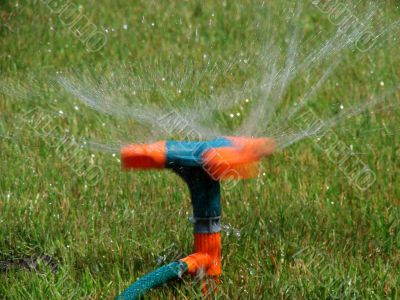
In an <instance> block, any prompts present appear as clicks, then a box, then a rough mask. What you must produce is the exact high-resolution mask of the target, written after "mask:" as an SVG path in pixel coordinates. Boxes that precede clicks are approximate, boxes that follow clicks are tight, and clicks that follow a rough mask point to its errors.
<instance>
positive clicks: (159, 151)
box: [121, 141, 166, 169]
mask: <svg viewBox="0 0 400 300" xmlns="http://www.w3.org/2000/svg"><path fill="white" fill-rule="evenodd" d="M121 158H122V159H121V161H122V167H123V168H124V169H131V168H138V169H148V168H155V169H161V168H164V167H165V162H166V148H165V141H160V142H156V143H153V144H134V145H129V146H125V147H122V148H121Z"/></svg>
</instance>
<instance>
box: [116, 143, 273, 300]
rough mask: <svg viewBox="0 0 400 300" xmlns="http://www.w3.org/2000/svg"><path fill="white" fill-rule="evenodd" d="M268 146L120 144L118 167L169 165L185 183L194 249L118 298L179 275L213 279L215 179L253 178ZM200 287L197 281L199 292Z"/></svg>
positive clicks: (217, 242) (217, 264) (217, 270)
mask: <svg viewBox="0 0 400 300" xmlns="http://www.w3.org/2000/svg"><path fill="white" fill-rule="evenodd" d="M274 150H275V142H274V140H272V139H268V138H247V137H221V138H216V139H214V140H209V141H200V142H197V141H196V142H190V141H160V142H156V143H153V144H134V145H128V146H124V147H122V149H121V157H122V159H121V161H122V167H123V168H124V169H163V168H166V169H171V170H172V171H174V172H175V173H176V174H178V175H179V176H180V177H181V178H182V179H183V180H184V181H185V182H186V184H187V185H188V187H189V191H190V196H191V201H192V206H193V218H192V222H193V229H194V253H193V254H191V255H189V256H187V257H185V258H182V259H180V260H178V261H176V262H172V263H170V264H168V265H165V266H162V267H160V268H158V269H156V270H154V271H153V272H150V273H148V274H147V275H145V276H143V277H141V278H140V279H139V280H137V281H136V282H135V283H133V284H132V285H131V286H129V287H128V288H127V289H126V290H125V291H123V292H122V293H121V294H120V295H119V297H118V299H125V300H127V299H137V298H140V297H141V296H143V295H144V293H146V292H147V291H148V290H150V289H151V288H153V287H156V286H159V285H161V284H163V283H165V282H167V281H169V280H172V279H177V278H181V277H182V276H183V275H184V274H185V273H189V274H192V275H196V274H199V272H204V273H205V274H206V276H207V277H209V278H214V279H215V280H216V281H217V282H218V279H219V276H220V275H221V273H222V270H221V233H220V231H221V223H220V222H221V221H220V219H221V203H220V180H225V179H246V178H252V177H255V176H256V175H257V174H258V167H259V164H260V160H261V159H262V158H263V157H265V156H268V155H270V154H272V152H274ZM206 289H207V287H206V286H205V285H204V284H203V291H205V290H206Z"/></svg>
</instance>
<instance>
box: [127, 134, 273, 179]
mask: <svg viewBox="0 0 400 300" xmlns="http://www.w3.org/2000/svg"><path fill="white" fill-rule="evenodd" d="M275 149H276V146H275V141H274V140H273V139H270V138H249V137H221V138H216V139H214V140H209V141H199V142H197V141H196V142H191V141H159V142H156V143H153V144H133V145H128V146H124V147H122V149H121V157H122V166H123V168H124V169H149V168H152V169H162V168H183V167H202V168H203V169H204V170H205V171H207V173H208V174H209V175H210V176H211V177H212V178H213V179H214V180H222V179H241V178H251V177H254V176H256V175H257V172H258V165H259V162H260V161H261V159H262V158H263V157H265V156H268V155H271V154H272V153H273V152H274V151H275Z"/></svg>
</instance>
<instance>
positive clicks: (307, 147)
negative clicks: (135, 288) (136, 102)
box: [0, 0, 400, 299]
mask: <svg viewBox="0 0 400 300" xmlns="http://www.w3.org/2000/svg"><path fill="white" fill-rule="evenodd" d="M265 2H266V3H265V4H264V5H262V2H261V1H224V2H219V1H168V2H167V1H163V2H162V3H158V2H156V1H144V0H143V1H119V2H118V3H116V1H101V2H100V1H98V2H94V1H75V2H74V3H76V4H80V5H82V7H83V12H84V14H85V15H86V16H87V17H88V18H89V19H90V20H91V21H92V22H93V23H94V24H96V26H98V28H99V29H101V30H104V29H105V28H107V29H108V30H109V33H108V34H107V37H108V40H107V43H106V45H105V47H104V48H103V49H101V50H100V51H98V52H95V53H92V52H88V51H86V48H85V45H84V44H83V43H81V42H80V41H79V40H78V39H77V38H76V37H75V36H74V35H73V33H72V32H71V31H70V30H69V29H68V27H67V26H65V25H64V24H62V23H61V21H60V19H59V17H58V15H57V14H52V13H51V11H50V10H49V9H48V8H47V7H46V5H45V4H44V2H43V1H28V2H27V1H21V2H18V4H19V5H18V7H16V6H15V2H8V1H1V2H0V11H1V18H2V23H1V28H0V30H1V31H0V36H1V38H0V49H1V50H0V57H1V60H0V68H1V77H0V80H1V81H0V88H1V90H2V91H3V93H1V94H0V136H1V139H0V153H1V157H2V160H1V162H0V176H1V179H0V261H6V260H13V259H15V258H21V257H22V258H23V257H35V256H40V255H42V254H47V255H50V256H51V257H53V258H54V259H56V260H57V261H58V270H57V272H55V273H53V272H52V271H51V270H50V268H49V266H46V265H45V264H41V265H39V267H38V271H36V272H34V271H28V270H26V269H18V268H14V269H9V270H8V271H7V272H1V273H0V298H1V299H79V298H80V299H103V298H105V299H110V298H113V297H114V296H116V295H117V294H118V292H119V291H122V290H123V289H124V288H125V287H127V286H128V285H129V284H130V283H132V282H133V281H135V280H136V278H138V277H139V276H141V275H143V274H145V273H146V272H148V271H151V270H152V269H154V268H155V267H156V266H157V259H159V257H165V262H169V261H172V260H175V259H177V258H180V257H182V256H184V255H186V254H189V253H191V251H192V244H193V241H192V231H191V230H192V229H191V225H190V223H189V222H188V221H187V218H188V216H190V214H191V206H190V203H189V195H188V191H187V190H186V187H185V186H184V184H183V183H182V182H181V181H180V180H179V179H178V178H177V177H176V176H174V175H172V174H171V173H169V172H167V171H165V172H161V173H159V172H131V173H123V172H121V170H120V166H119V163H118V161H117V158H116V157H112V156H111V155H108V154H102V153H93V154H94V157H92V156H91V154H92V152H90V151H88V150H85V149H79V148H77V147H74V146H71V144H70V143H66V144H64V146H63V148H57V147H58V146H59V145H60V139H61V138H62V137H70V136H77V137H89V138H96V139H100V140H107V139H111V138H115V137H119V136H120V135H128V134H129V136H126V138H127V139H130V140H132V141H135V140H136V139H138V138H140V137H141V136H142V130H144V129H143V128H141V127H139V125H138V124H136V123H135V122H125V121H124V122H122V123H121V120H118V119H115V118H111V117H109V116H104V115H101V114H98V113H95V112H93V111H91V110H90V109H88V108H85V107H84V106H83V105H81V104H80V103H79V102H78V101H77V100H76V99H75V98H74V97H73V96H71V95H68V94H67V93H65V92H64V91H62V90H60V89H59V88H57V87H55V86H54V85H52V84H50V82H49V81H48V79H49V78H51V77H52V76H53V75H54V74H55V72H56V71H59V70H65V69H66V68H75V69H77V70H85V69H91V70H94V69H96V70H97V73H96V76H97V77H99V78H101V77H102V74H110V72H111V71H113V70H118V69H121V68H122V69H124V67H121V66H122V65H124V64H125V65H129V66H130V70H132V76H138V77H141V78H143V82H144V84H145V86H146V87H150V89H148V90H146V91H145V92H143V95H141V96H142V97H143V99H147V100H146V101H154V103H162V102H161V101H162V95H163V94H162V92H165V93H168V95H175V96H174V98H173V99H172V100H173V101H176V103H179V105H184V104H182V103H193V102H194V101H195V99H198V98H204V99H207V98H208V97H210V96H211V95H212V94H214V93H218V92H222V91H225V90H229V89H230V88H231V87H235V88H237V87H239V86H240V84H242V83H243V82H244V81H246V80H249V79H250V80H251V79H254V78H257V76H259V75H260V68H259V64H258V62H257V59H256V58H257V57H259V56H260V53H261V51H262V49H263V48H264V46H265V41H266V40H267V39H269V38H271V37H272V36H274V37H275V39H276V43H277V45H281V46H282V49H285V47H286V48H287V40H285V38H287V32H288V30H289V26H288V23H287V22H286V21H287V20H286V19H285V18H286V17H287V15H288V7H289V6H290V7H291V8H293V7H294V5H293V4H290V5H289V4H288V3H287V2H289V1H287V2H286V1H265ZM346 3H347V5H349V6H350V3H351V2H346ZM362 5H363V4H361V6H362ZM364 6H365V7H367V6H368V4H364ZM377 7H378V8H377V16H378V17H379V18H381V20H383V21H381V22H375V23H374V24H373V26H375V28H380V27H381V26H383V25H384V24H389V23H390V22H393V21H396V20H398V19H399V9H398V3H397V2H396V1H385V3H384V2H383V1H380V2H378V6H377ZM352 9H353V11H354V13H355V14H356V15H358V16H362V14H363V13H362V11H363V8H362V7H358V8H352ZM152 23H154V26H153V25H152ZM124 24H127V25H128V29H127V30H124V29H123V25H124ZM295 24H296V26H298V27H299V28H300V31H301V34H302V35H303V36H304V38H305V39H306V40H307V42H305V44H304V45H303V46H304V49H305V50H307V51H310V50H312V49H313V48H315V47H316V46H317V45H320V44H321V43H322V41H323V40H324V37H325V38H326V37H329V36H330V35H331V34H332V33H333V32H335V30H336V27H335V26H334V25H333V24H331V23H330V22H329V20H328V16H327V15H324V14H323V13H321V12H320V11H319V10H318V9H317V8H316V7H315V6H313V5H312V4H311V1H307V2H305V3H304V4H303V5H302V12H301V15H300V17H299V20H298V21H296V23H295ZM51 28H53V30H52V29H51ZM112 28H114V29H115V31H112ZM319 31H321V32H322V33H323V34H322V35H321V36H318V37H317V39H310V38H311V37H312V36H313V35H315V34H316V33H317V32H319ZM396 35H397V40H396V39H394V37H396ZM398 49H399V40H398V32H397V33H395V34H388V35H385V37H382V38H381V39H379V41H378V43H377V44H376V45H375V46H374V47H373V48H372V49H371V50H370V51H368V52H366V53H360V52H358V51H345V52H344V53H343V54H341V56H342V58H343V62H342V63H341V64H340V66H339V68H338V69H337V70H336V71H335V72H334V73H333V74H332V77H331V78H330V79H329V80H328V81H327V82H326V84H325V85H324V86H323V88H322V89H321V90H320V92H319V93H318V94H317V95H316V96H315V97H314V98H315V101H314V102H313V103H312V104H311V105H310V107H311V108H312V109H313V110H314V111H316V112H318V115H319V116H321V117H323V118H325V117H328V116H331V115H332V114H334V113H336V112H337V111H338V107H339V105H340V104H343V105H344V106H345V107H350V106H352V105H357V104H358V103H361V102H363V101H365V99H366V98H368V97H369V96H371V95H373V94H379V93H383V92H384V91H385V90H390V89H392V88H393V87H395V86H396V85H398V82H399V78H400V68H399V62H400V61H399V55H398ZM49 50H51V51H49ZM205 55H206V56H205ZM284 55H285V53H284V51H282V54H281V57H282V58H284ZM244 58H249V61H248V62H247V63H243V59H244ZM208 61H210V62H211V63H216V64H218V65H221V66H226V64H229V63H232V62H233V68H232V69H231V70H230V71H229V72H227V70H226V68H224V67H221V68H216V69H212V70H211V69H208V67H207V62H208ZM330 63H331V61H328V62H326V63H325V64H323V65H321V66H319V67H317V68H316V69H315V70H314V72H313V73H312V74H311V75H310V76H304V77H301V78H297V79H296V80H295V81H294V83H293V84H292V85H290V87H289V89H288V91H287V94H286V95H285V99H284V102H283V103H282V106H281V108H280V109H281V111H284V110H285V109H287V107H288V106H289V105H291V104H292V103H293V102H294V101H295V100H296V99H297V98H298V97H299V96H300V95H301V94H302V93H304V91H307V88H308V87H309V85H310V82H314V81H315V80H316V79H318V78H319V77H320V76H321V74H322V72H323V70H324V67H326V66H327V65H329V64H330ZM199 70H202V71H203V72H204V74H205V75H204V77H201V80H200V81H199V83H198V84H196V85H193V82H194V79H196V78H200V77H199V76H200V75H198V72H199ZM161 74H169V76H171V77H173V80H172V81H175V83H177V82H179V81H180V80H183V82H181V84H182V86H183V87H184V88H183V90H182V94H177V93H176V92H175V87H171V86H161V88H159V89H158V90H156V88H157V87H160V86H158V84H155V83H154V80H155V78H158V79H159V77H160V76H161ZM124 76H128V75H127V74H126V73H125V74H124ZM196 76H197V77H196ZM381 81H382V82H384V84H385V85H384V87H382V86H381V84H380V82H381ZM211 85H213V89H211V88H210V86H211ZM399 99H400V94H399V93H398V92H396V93H392V94H391V95H390V97H389V99H388V102H390V103H398V101H399ZM74 105H79V110H78V111H77V110H75V109H74ZM233 109H236V108H233ZM233 109H226V110H225V109H222V111H221V113H220V115H218V116H216V118H217V119H218V120H219V121H220V122H221V123H223V124H226V126H228V127H231V126H235V122H237V121H233V123H232V120H231V119H230V118H229V114H230V113H231V112H235V111H236V110H235V111H234V110H233ZM60 110H62V111H63V115H62V116H59V114H58V111H60ZM371 112H372V110H371V111H369V112H368V113H363V114H361V115H360V116H358V117H356V118H354V119H351V120H349V121H347V122H346V123H345V124H344V125H343V126H342V127H335V128H334V129H333V130H334V132H335V133H336V134H337V136H338V137H339V139H340V140H341V141H343V142H344V143H345V144H346V145H348V146H350V145H352V147H353V149H354V152H356V153H359V154H358V156H359V157H360V158H361V159H362V161H363V162H364V163H365V164H367V165H368V166H369V167H370V168H371V169H372V170H373V172H374V173H375V174H376V181H375V183H374V184H373V185H372V186H371V187H370V188H369V189H367V190H366V191H361V190H359V189H357V187H355V186H354V184H352V183H351V182H350V181H349V180H348V178H347V177H346V176H345V175H344V174H343V172H342V171H341V170H340V168H339V167H338V165H337V164H336V163H333V162H332V161H331V160H330V159H329V157H328V156H327V155H326V154H325V153H324V151H323V150H321V147H322V149H326V148H324V147H329V145H330V144H329V141H322V142H321V143H315V141H313V140H303V141H301V142H300V143H298V144H295V145H294V146H292V147H290V148H287V149H285V150H283V151H281V152H278V153H276V155H274V156H273V157H272V158H271V159H269V160H267V161H265V163H264V165H263V172H265V176H263V175H261V176H260V177H259V178H257V179H254V180H248V181H243V182H240V183H238V184H237V185H236V186H235V187H234V188H230V189H228V188H227V184H226V183H225V184H224V187H225V189H224V190H223V202H222V203H223V223H224V224H226V225H228V226H227V227H226V228H225V230H224V232H223V276H222V284H221V286H220V287H219V289H218V292H217V293H216V294H215V297H216V298H218V297H220V298H221V299H225V298H229V299H277V298H281V299H299V298H300V299H343V298H345V299H352V298H360V299H365V298H372V299H383V298H392V299H396V298H400V289H399V287H400V275H399V274H400V271H399V270H400V250H399V249H400V233H399V231H400V222H399V220H400V206H399V205H400V201H399V200H400V180H399V168H400V163H399V160H398V157H399V155H400V148H399V133H398V129H399V128H398V124H399V121H400V114H399V113H398V110H396V109H390V110H385V111H381V112H380V111H378V110H377V111H376V112H375V113H374V114H372V113H371ZM43 115H47V116H51V123H50V127H51V128H54V131H53V132H52V134H51V135H49V136H46V130H43V128H36V130H35V125H32V124H37V123H36V122H38V120H40V118H41V117H42V116H43ZM29 121H32V122H33V123H30V122H29ZM260 123H261V124H260V126H262V122H260ZM103 124H106V126H103ZM117 126H120V128H117ZM377 128H379V130H377ZM66 129H68V130H69V132H68V133H66V132H65V130H66ZM324 143H326V144H324ZM321 145H322V146H321ZM324 145H325V146H324ZM93 166H97V167H98V168H99V169H101V170H102V172H103V176H102V177H101V179H100V180H98V181H97V182H96V183H95V184H92V183H93V180H90V178H89V177H88V176H87V174H86V173H85V171H84V170H85V168H90V167H92V168H93ZM238 233H240V234H238ZM0 267H1V266H0ZM199 288H200V286H199V284H198V282H197V281H196V280H195V279H191V278H185V279H184V281H183V282H178V283H171V284H169V285H168V286H167V287H164V288H160V289H156V290H154V291H152V292H151V293H150V294H149V297H150V298H154V299H159V298H162V299H174V298H179V299H192V298H195V297H200V295H201V293H200V290H199Z"/></svg>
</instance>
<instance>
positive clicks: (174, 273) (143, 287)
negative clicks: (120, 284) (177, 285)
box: [117, 261, 188, 300]
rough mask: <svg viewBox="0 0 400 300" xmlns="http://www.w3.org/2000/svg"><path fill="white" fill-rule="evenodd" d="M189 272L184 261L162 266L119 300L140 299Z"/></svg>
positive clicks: (147, 275) (132, 287)
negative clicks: (151, 290)
mask: <svg viewBox="0 0 400 300" xmlns="http://www.w3.org/2000/svg"><path fill="white" fill-rule="evenodd" d="M187 271H188V266H187V264H186V263H185V262H183V261H176V262H173V263H170V264H168V265H165V266H162V267H161V268H158V269H156V270H154V271H153V272H150V273H148V274H146V275H145V276H143V277H141V278H140V279H139V280H138V281H136V282H135V283H133V284H132V285H131V286H129V287H128V288H127V289H126V290H125V291H123V292H122V293H121V294H120V295H119V296H118V298H117V299H118V300H136V299H140V298H141V297H142V296H143V295H144V294H145V293H146V292H148V291H149V290H150V289H152V288H155V287H157V286H160V285H162V284H163V283H166V282H167V281H170V280H172V279H178V278H180V277H181V276H182V275H183V274H184V273H186V272H187Z"/></svg>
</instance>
